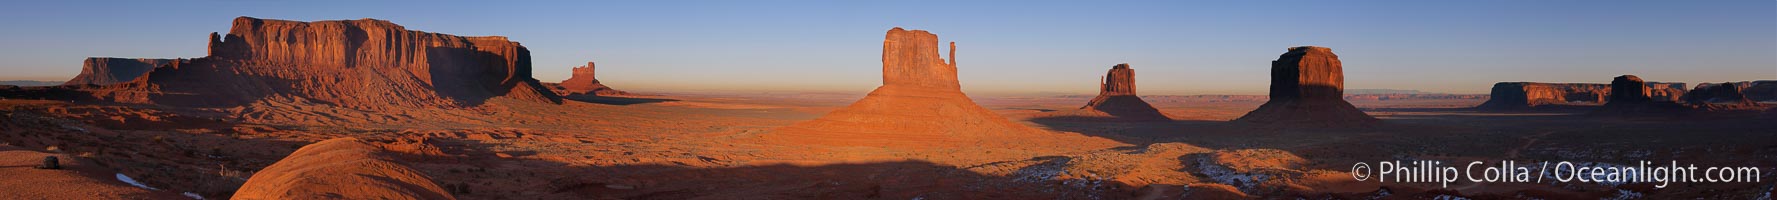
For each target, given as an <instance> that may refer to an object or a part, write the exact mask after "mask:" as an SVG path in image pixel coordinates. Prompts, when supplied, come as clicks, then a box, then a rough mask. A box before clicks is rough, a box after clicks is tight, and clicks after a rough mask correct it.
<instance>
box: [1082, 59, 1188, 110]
mask: <svg viewBox="0 0 1777 200" xmlns="http://www.w3.org/2000/svg"><path fill="white" fill-rule="evenodd" d="M1098 89H1099V90H1098V97H1093V98H1092V101H1090V102H1087V103H1086V106H1084V107H1080V109H1081V110H1083V111H1086V112H1088V113H1102V114H1104V115H1107V116H1109V117H1114V118H1117V119H1129V120H1169V118H1167V117H1166V115H1165V114H1162V113H1160V110H1159V109H1154V105H1150V104H1148V102H1147V101H1143V100H1142V99H1141V97H1139V96H1136V95H1135V69H1130V68H1129V64H1128V63H1123V64H1117V65H1116V66H1111V69H1110V71H1109V72H1105V75H1104V80H1100V82H1099V84H1098Z"/></svg>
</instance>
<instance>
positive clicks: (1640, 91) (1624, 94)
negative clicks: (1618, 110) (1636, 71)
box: [1609, 75, 1654, 103]
mask: <svg viewBox="0 0 1777 200" xmlns="http://www.w3.org/2000/svg"><path fill="white" fill-rule="evenodd" d="M1651 93H1652V92H1649V91H1648V87H1647V81H1642V80H1641V77H1636V76H1635V75H1622V76H1617V77H1616V78H1612V79H1611V80H1610V102H1609V103H1646V102H1653V101H1654V98H1653V95H1652V94H1651Z"/></svg>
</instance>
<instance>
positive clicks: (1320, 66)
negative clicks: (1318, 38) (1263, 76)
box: [1236, 46, 1378, 127]
mask: <svg viewBox="0 0 1777 200" xmlns="http://www.w3.org/2000/svg"><path fill="white" fill-rule="evenodd" d="M1344 96H1345V74H1344V72H1343V66H1341V65H1340V63H1339V55H1335V54H1333V49H1330V48H1326V47H1317V46H1300V47H1292V48H1290V49H1289V52H1285V53H1284V54H1283V55H1282V56H1278V58H1277V60H1275V61H1271V100H1270V101H1267V102H1265V104H1264V105H1260V106H1259V108H1258V109H1256V110H1253V111H1252V112H1249V113H1247V114H1246V116H1241V117H1240V118H1239V119H1236V121H1242V122H1250V123H1260V124H1290V125H1308V126H1319V127H1357V126H1367V125H1370V124H1374V123H1376V122H1378V120H1377V119H1376V118H1375V117H1370V115H1369V114H1365V113H1364V111H1361V110H1358V109H1357V107H1356V106H1352V105H1351V102H1346V101H1345V99H1344Z"/></svg>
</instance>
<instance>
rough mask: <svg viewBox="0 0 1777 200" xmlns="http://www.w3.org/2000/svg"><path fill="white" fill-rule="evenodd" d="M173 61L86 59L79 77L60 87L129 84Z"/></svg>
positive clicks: (82, 63)
mask: <svg viewBox="0 0 1777 200" xmlns="http://www.w3.org/2000/svg"><path fill="white" fill-rule="evenodd" d="M173 61H174V60H173V59H152V58H100V57H92V58H86V61H83V62H81V65H80V75H75V76H74V79H69V80H68V82H66V83H62V85H111V84H117V83H121V82H129V81H130V80H134V79H136V77H142V75H145V74H148V71H150V70H154V68H157V67H161V66H166V65H167V64H171V63H172V62H173Z"/></svg>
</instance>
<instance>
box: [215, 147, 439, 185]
mask: <svg viewBox="0 0 1777 200" xmlns="http://www.w3.org/2000/svg"><path fill="white" fill-rule="evenodd" d="M232 199H456V197H453V196H451V194H450V193H449V192H447V191H446V190H445V189H444V188H443V187H439V186H438V184H437V183H435V182H433V181H432V179H431V178H430V177H427V176H426V175H425V174H423V173H420V172H419V171H416V170H413V169H411V168H408V167H407V166H406V165H402V164H400V163H395V162H394V161H393V160H392V159H390V158H389V157H388V156H386V155H383V150H382V149H380V148H377V147H376V146H372V145H371V144H369V143H365V142H364V141H361V140H358V139H357V138H335V139H330V140H326V141H321V142H316V143H314V144H309V145H308V146H303V147H302V148H301V149H297V150H296V152H294V153H290V156H288V157H284V159H283V160H279V161H278V162H277V163H272V165H271V166H267V167H265V169H263V170H260V171H259V172H257V173H254V174H253V177H252V178H248V179H247V183H246V184H243V185H241V189H240V190H237V191H235V194H234V197H232Z"/></svg>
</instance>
